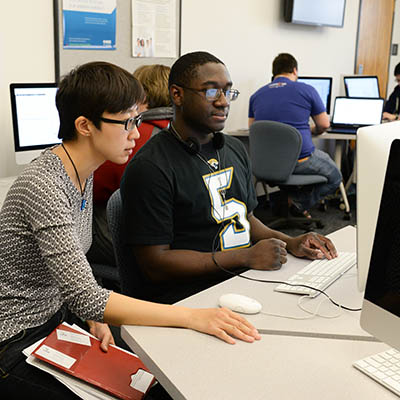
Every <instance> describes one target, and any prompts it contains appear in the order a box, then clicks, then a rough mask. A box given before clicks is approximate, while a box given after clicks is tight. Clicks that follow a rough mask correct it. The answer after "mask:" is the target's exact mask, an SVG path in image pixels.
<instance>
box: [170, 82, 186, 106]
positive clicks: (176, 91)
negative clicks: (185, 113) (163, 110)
mask: <svg viewBox="0 0 400 400" xmlns="http://www.w3.org/2000/svg"><path fill="white" fill-rule="evenodd" d="M169 94H170V96H171V100H172V102H173V103H174V104H175V105H176V106H181V105H182V102H183V89H182V88H181V87H180V86H178V85H175V84H173V85H171V87H170V88H169Z"/></svg>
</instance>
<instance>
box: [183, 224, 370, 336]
mask: <svg viewBox="0 0 400 400" xmlns="http://www.w3.org/2000/svg"><path fill="white" fill-rule="evenodd" d="M329 237H330V238H331V240H332V241H333V242H334V244H335V246H336V248H337V249H338V250H339V251H355V248H356V229H355V228H354V227H353V226H347V227H345V228H343V229H340V230H339V231H336V232H335V233H333V234H330V235H329ZM309 262H310V261H309V260H303V259H299V258H295V257H293V256H291V255H289V256H288V262H287V264H285V265H283V266H282V268H281V269H280V270H279V271H255V270H251V271H248V272H246V273H245V275H246V276H249V277H252V278H258V279H270V280H286V279H287V278H289V277H290V276H291V275H293V274H294V273H295V272H296V271H297V270H299V269H301V268H302V267H304V266H305V265H307V264H308V263H309ZM275 286H277V284H267V283H262V282H254V281H249V280H246V279H242V278H239V277H235V278H233V279H229V280H227V281H225V282H222V283H220V284H219V285H216V286H213V287H211V288H210V289H207V290H205V291H203V292H200V293H198V294H196V295H194V296H191V297H189V298H187V299H185V300H183V301H181V302H179V303H178V304H182V305H185V306H188V307H216V306H217V305H218V299H219V297H220V296H221V295H222V294H225V293H240V294H244V295H247V296H249V297H252V298H255V299H256V300H258V302H260V303H261V304H262V306H263V310H264V311H266V312H269V313H275V314H283V315H289V316H296V317H300V316H306V315H307V314H306V313H305V312H304V311H302V310H301V309H300V308H299V307H298V306H297V302H298V299H299V296H298V295H296V294H288V293H280V292H275V291H274V287H275ZM326 292H327V293H328V294H329V295H330V296H331V297H332V298H333V299H334V300H335V301H337V302H338V303H340V304H343V305H345V306H347V307H350V308H360V307H361V305H362V300H363V293H360V292H359V291H358V288H357V271H356V267H353V268H352V269H350V270H349V271H348V272H347V273H346V274H344V275H343V276H342V277H341V278H340V279H338V280H337V281H336V282H334V283H333V284H332V285H331V286H330V287H329V288H328V289H327V290H326ZM324 298H325V297H324V296H323V295H319V296H317V297H316V298H314V299H312V300H308V299H307V300H306V301H305V302H304V303H303V305H304V306H305V307H306V308H307V309H310V310H315V309H316V307H317V306H318V304H319V303H320V302H321V301H322V300H323V299H324ZM320 312H321V313H322V314H324V315H335V314H336V313H337V312H338V309H337V307H335V306H333V305H332V304H331V303H330V302H329V301H328V300H326V301H324V302H323V303H322V305H321V307H320ZM246 318H247V319H248V320H249V321H250V322H251V323H252V324H254V325H255V326H256V328H257V329H259V330H260V331H261V333H275V334H291V335H297V336H315V337H329V338H340V339H353V340H375V339H374V338H373V337H372V336H371V335H370V334H369V333H367V332H365V331H364V330H363V329H361V327H360V323H359V319H360V312H351V311H345V310H343V311H342V315H341V316H340V317H338V318H334V319H327V318H321V317H315V318H313V319H307V320H293V319H288V318H279V317H274V316H268V315H265V314H256V315H247V316H246Z"/></svg>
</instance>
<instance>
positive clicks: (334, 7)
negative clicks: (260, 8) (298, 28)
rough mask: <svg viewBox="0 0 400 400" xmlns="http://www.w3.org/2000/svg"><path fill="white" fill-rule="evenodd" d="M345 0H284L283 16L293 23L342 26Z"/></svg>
mask: <svg viewBox="0 0 400 400" xmlns="http://www.w3.org/2000/svg"><path fill="white" fill-rule="evenodd" d="M345 9H346V0H318V1H311V0H285V3H284V18H285V21H286V22H292V23H294V24H305V25H317V26H334V27H342V26H343V21H344V12H345Z"/></svg>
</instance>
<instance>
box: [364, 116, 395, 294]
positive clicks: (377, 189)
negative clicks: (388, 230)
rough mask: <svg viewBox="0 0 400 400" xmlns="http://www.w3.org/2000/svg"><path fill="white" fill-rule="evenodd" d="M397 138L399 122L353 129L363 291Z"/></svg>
mask: <svg viewBox="0 0 400 400" xmlns="http://www.w3.org/2000/svg"><path fill="white" fill-rule="evenodd" d="M395 139H400V121H399V122H388V123H385V124H381V125H373V126H368V127H364V128H360V129H359V130H358V131H357V165H356V171H357V272H358V288H359V290H360V292H363V291H364V290H365V284H366V281H367V275H368V269H369V263H370V258H371V252H372V244H373V241H374V234H375V228H376V222H377V219H378V211H379V204H380V202H381V195H382V188H383V183H384V180H385V172H386V166H387V163H388V157H389V152H390V146H391V145H392V142H393V141H394V140H395Z"/></svg>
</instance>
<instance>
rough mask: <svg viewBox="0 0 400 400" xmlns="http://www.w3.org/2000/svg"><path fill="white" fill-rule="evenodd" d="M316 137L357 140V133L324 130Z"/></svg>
mask: <svg viewBox="0 0 400 400" xmlns="http://www.w3.org/2000/svg"><path fill="white" fill-rule="evenodd" d="M314 137H315V138H316V139H336V140H356V139H357V135H356V134H355V133H335V132H324V133H321V135H318V136H314Z"/></svg>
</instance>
